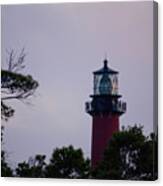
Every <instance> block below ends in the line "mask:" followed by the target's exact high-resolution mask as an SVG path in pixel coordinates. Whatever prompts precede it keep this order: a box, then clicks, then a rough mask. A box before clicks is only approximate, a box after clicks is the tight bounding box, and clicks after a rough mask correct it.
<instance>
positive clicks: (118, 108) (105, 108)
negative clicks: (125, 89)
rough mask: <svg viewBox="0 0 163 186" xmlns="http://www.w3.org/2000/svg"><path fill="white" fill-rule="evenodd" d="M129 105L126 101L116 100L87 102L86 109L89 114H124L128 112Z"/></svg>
mask: <svg viewBox="0 0 163 186" xmlns="http://www.w3.org/2000/svg"><path fill="white" fill-rule="evenodd" d="M126 109H127V106H126V103H125V102H123V101H120V100H119V101H116V102H111V103H107V102H105V103H104V102H103V103H102V104H100V103H95V102H86V103H85V110H86V112H87V113H89V114H91V115H92V114H98V113H113V114H123V113H125V112H126Z"/></svg>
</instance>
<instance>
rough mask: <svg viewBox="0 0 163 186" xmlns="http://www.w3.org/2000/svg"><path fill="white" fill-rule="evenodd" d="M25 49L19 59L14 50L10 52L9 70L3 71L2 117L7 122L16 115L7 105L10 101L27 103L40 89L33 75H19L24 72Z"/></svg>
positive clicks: (8, 59)
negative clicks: (21, 71)
mask: <svg viewBox="0 0 163 186" xmlns="http://www.w3.org/2000/svg"><path fill="white" fill-rule="evenodd" d="M25 56H26V54H25V52H24V49H22V51H21V52H20V54H19V55H18V57H16V53H15V52H14V50H11V51H10V52H8V58H7V67H8V68H7V69H1V95H2V97H1V117H2V119H4V120H7V119H8V118H10V117H11V116H13V114H14V109H13V108H12V107H11V106H9V105H7V104H6V101H8V100H12V99H14V100H20V101H23V102H24V101H25V100H26V99H27V98H29V97H30V96H32V95H33V94H34V92H35V90H36V89H37V87H38V85H39V84H38V82H37V81H35V80H34V79H33V78H32V76H31V75H24V74H21V73H19V71H20V70H22V69H23V68H24V67H25V65H24V60H25Z"/></svg>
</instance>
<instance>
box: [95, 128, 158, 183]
mask: <svg viewBox="0 0 163 186" xmlns="http://www.w3.org/2000/svg"><path fill="white" fill-rule="evenodd" d="M92 177H93V178H98V179H116V180H118V179H125V180H155V179H157V140H156V138H155V137H154V134H152V135H150V136H148V137H146V136H144V135H143V131H142V127H141V126H140V127H137V126H136V125H135V126H134V127H128V128H127V129H123V130H122V131H120V132H117V133H115V134H114V135H113V137H112V139H111V140H110V142H109V145H108V147H107V148H106V150H105V152H104V157H103V160H102V161H101V163H99V165H98V166H97V167H96V168H95V169H94V170H93V171H92Z"/></svg>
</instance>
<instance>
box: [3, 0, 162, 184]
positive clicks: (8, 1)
mask: <svg viewBox="0 0 163 186" xmlns="http://www.w3.org/2000/svg"><path fill="white" fill-rule="evenodd" d="M99 1H100V2H104V1H108V0H1V2H0V4H24V3H28V4H29V3H54V2H55V3H61V2H99ZM112 1H123V0H112ZM130 1H133V0H130ZM136 1H141V0H136ZM144 1H147V0H144ZM157 2H158V3H159V42H158V44H159V52H158V53H159V55H158V60H159V65H158V67H159V69H158V73H159V77H158V80H159V83H158V85H159V91H158V94H159V98H158V100H159V103H158V106H159V109H158V111H159V117H158V122H159V180H158V181H156V182H144V181H142V182H140V181H136V182H135V181H99V180H97V181H96V180H66V179H63V180H59V179H23V178H0V185H1V186H10V185H11V186H22V185H23V186H29V185H31V186H35V185H36V184H39V186H43V185H46V186H49V185H53V186H54V184H55V185H56V186H63V185H65V184H66V185H68V186H72V185H76V184H77V185H90V184H93V185H95V186H99V184H100V185H108V184H109V185H110V186H112V185H115V184H120V185H122V186H125V185H130V184H133V185H135V184H139V185H143V186H144V185H147V184H149V185H153V184H155V185H163V169H162V165H163V160H162V155H163V148H162V147H161V146H162V143H163V142H162V141H163V137H162V136H163V135H162V134H163V126H162V125H163V115H162V114H161V111H162V110H163V100H162V98H161V95H163V86H161V82H163V65H162V62H163V57H162V56H163V52H162V43H163V38H162V36H161V33H162V30H163V21H162V20H163V13H162V11H163V8H162V7H163V0H157ZM0 23H1V22H0ZM0 41H1V38H0ZM0 49H1V46H0Z"/></svg>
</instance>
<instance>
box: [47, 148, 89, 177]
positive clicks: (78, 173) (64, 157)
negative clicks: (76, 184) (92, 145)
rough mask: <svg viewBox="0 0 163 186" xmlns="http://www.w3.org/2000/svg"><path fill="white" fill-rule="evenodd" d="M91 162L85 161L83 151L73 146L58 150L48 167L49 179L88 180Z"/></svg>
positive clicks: (55, 151)
mask: <svg viewBox="0 0 163 186" xmlns="http://www.w3.org/2000/svg"><path fill="white" fill-rule="evenodd" d="M89 169H90V161H89V160H88V159H86V160H85V159H84V157H83V152H82V150H81V149H74V148H73V146H69V147H63V148H61V149H59V148H56V149H55V150H54V152H53V154H52V157H51V159H50V163H49V164H48V165H47V166H46V170H45V176H46V177H48V178H88V177H89Z"/></svg>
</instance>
